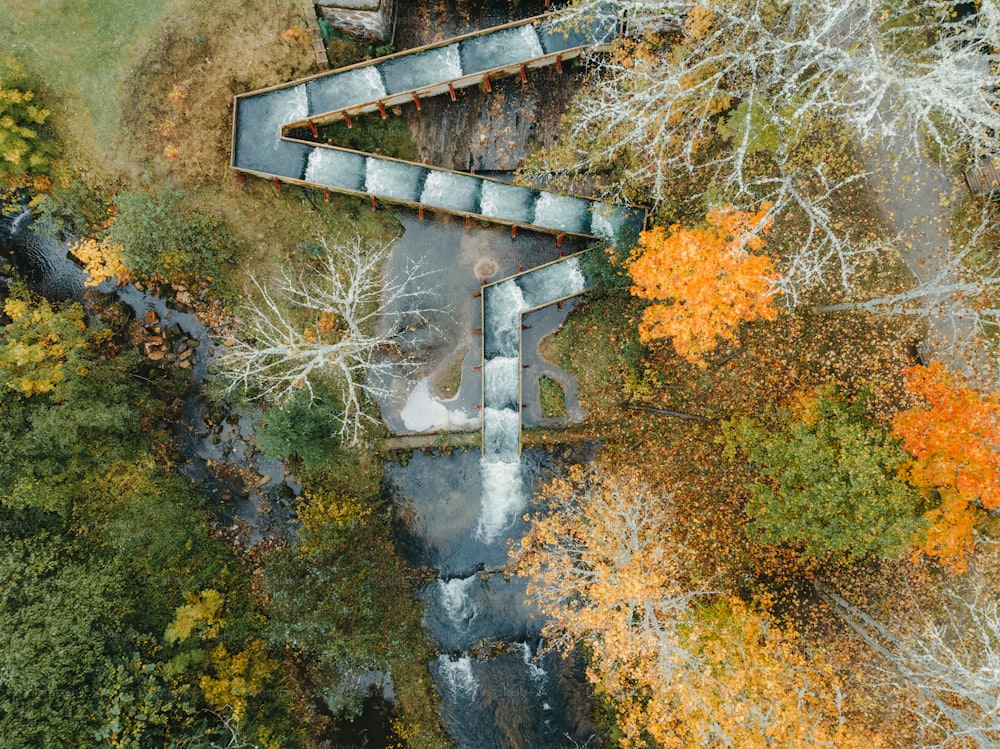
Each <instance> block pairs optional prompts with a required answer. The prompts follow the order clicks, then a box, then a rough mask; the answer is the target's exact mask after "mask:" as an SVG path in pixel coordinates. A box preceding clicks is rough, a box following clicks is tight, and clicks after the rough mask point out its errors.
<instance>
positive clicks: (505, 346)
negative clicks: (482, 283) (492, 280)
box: [483, 281, 525, 359]
mask: <svg viewBox="0 0 1000 749" xmlns="http://www.w3.org/2000/svg"><path fill="white" fill-rule="evenodd" d="M483 295H484V296H483V306H484V316H485V319H484V320H483V335H484V341H483V342H484V345H485V350H486V358H487V359H493V358H495V357H498V356H505V357H516V356H520V353H521V345H520V342H521V312H522V310H524V309H525V306H524V295H523V293H522V292H521V288H520V287H519V286H518V285H517V283H515V282H514V281H504V282H503V283H500V284H497V285H495V286H488V287H486V288H485V289H484V290H483Z"/></svg>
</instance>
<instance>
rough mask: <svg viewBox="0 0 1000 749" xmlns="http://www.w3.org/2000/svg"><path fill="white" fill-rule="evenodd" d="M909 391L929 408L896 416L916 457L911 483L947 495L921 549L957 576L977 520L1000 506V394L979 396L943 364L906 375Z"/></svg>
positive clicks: (896, 427)
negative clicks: (984, 511) (984, 512)
mask: <svg viewBox="0 0 1000 749" xmlns="http://www.w3.org/2000/svg"><path fill="white" fill-rule="evenodd" d="M906 389H907V390H909V391H910V392H911V393H914V394H916V395H919V396H921V398H923V400H924V402H925V405H921V406H916V407H914V408H911V409H909V410H907V411H904V412H902V413H900V414H898V415H897V416H896V418H895V419H893V423H892V425H893V430H894V431H895V433H896V436H898V437H899V438H900V439H901V440H902V441H903V448H904V449H905V450H906V451H907V452H909V453H910V454H911V455H913V457H914V460H913V463H912V465H911V466H910V469H909V474H910V480H911V481H912V483H913V484H914V485H916V486H918V487H924V488H935V489H937V490H938V491H939V492H940V494H941V498H942V501H941V504H940V505H939V506H938V507H937V508H935V509H934V510H931V511H930V512H929V513H928V516H927V517H928V520H929V521H930V523H931V527H930V529H929V530H928V532H927V539H926V542H925V544H924V547H923V548H924V550H925V551H927V553H928V554H930V555H932V556H935V557H937V558H939V559H940V560H941V561H942V562H944V563H945V564H947V565H949V566H950V567H951V568H952V569H954V570H955V571H957V572H960V571H963V570H964V569H965V566H966V562H965V560H966V557H967V556H968V553H969V552H970V551H971V550H972V544H973V534H974V530H975V526H976V523H977V520H978V519H979V516H980V515H982V514H983V510H995V509H998V508H1000V393H992V394H987V395H984V394H983V393H980V392H979V391H978V390H976V389H975V388H972V387H970V386H969V385H968V384H966V382H965V380H964V378H963V377H962V376H961V375H960V374H956V373H954V372H950V371H948V370H947V369H946V368H945V366H944V365H943V364H941V363H940V362H931V363H930V364H929V365H928V366H926V367H912V368H911V369H910V370H908V371H907V373H906Z"/></svg>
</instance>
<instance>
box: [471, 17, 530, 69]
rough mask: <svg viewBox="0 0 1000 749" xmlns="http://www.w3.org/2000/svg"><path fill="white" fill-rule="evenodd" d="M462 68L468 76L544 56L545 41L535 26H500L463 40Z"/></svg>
mask: <svg viewBox="0 0 1000 749" xmlns="http://www.w3.org/2000/svg"><path fill="white" fill-rule="evenodd" d="M460 44H461V56H462V71H463V73H465V74H466V75H468V74H469V73H478V72H480V71H482V70H490V69H491V68H499V67H502V66H504V65H510V64H511V63H516V62H523V61H526V60H533V59H534V58H536V57H541V56H542V55H543V54H544V52H543V51H542V44H541V42H540V41H539V40H538V34H537V33H536V31H535V28H534V26H530V25H529V26H518V27H516V28H513V29H501V30H499V31H494V32H493V33H491V34H482V35H480V36H474V37H472V38H470V39H464V40H462V42H461V43H460Z"/></svg>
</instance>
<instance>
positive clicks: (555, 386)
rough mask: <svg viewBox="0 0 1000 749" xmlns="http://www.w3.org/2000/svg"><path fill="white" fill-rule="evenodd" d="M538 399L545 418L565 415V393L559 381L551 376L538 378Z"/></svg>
mask: <svg viewBox="0 0 1000 749" xmlns="http://www.w3.org/2000/svg"><path fill="white" fill-rule="evenodd" d="M538 400H539V405H540V406H541V407H542V417H543V418H545V419H562V418H565V416H566V415H567V411H566V393H565V391H564V390H563V386H562V384H561V383H559V382H556V381H555V380H553V379H552V378H551V377H546V376H544V375H543V376H541V377H539V378H538Z"/></svg>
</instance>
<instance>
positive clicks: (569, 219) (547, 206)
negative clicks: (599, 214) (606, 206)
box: [532, 192, 591, 234]
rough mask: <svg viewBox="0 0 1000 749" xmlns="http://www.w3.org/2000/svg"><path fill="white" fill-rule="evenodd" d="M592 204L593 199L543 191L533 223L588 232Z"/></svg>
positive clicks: (536, 203)
mask: <svg viewBox="0 0 1000 749" xmlns="http://www.w3.org/2000/svg"><path fill="white" fill-rule="evenodd" d="M590 205H591V201H589V200H584V199H582V198H574V197H571V196H569V195H556V194H554V193H551V192H542V193H540V194H539V196H538V200H537V201H536V202H535V217H534V220H533V221H532V223H534V224H535V225H536V226H543V227H545V228H546V229H557V230H559V231H569V232H573V233H575V234H588V233H590Z"/></svg>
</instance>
